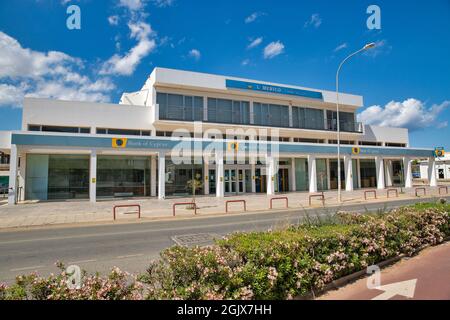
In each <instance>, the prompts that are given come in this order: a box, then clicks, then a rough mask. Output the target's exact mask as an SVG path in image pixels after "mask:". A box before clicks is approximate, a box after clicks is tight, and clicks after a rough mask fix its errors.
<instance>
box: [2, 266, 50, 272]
mask: <svg viewBox="0 0 450 320" xmlns="http://www.w3.org/2000/svg"><path fill="white" fill-rule="evenodd" d="M44 267H45V266H34V267H24V268H15V269H11V270H9V271H12V272H16V271H25V270H33V269H40V268H44Z"/></svg>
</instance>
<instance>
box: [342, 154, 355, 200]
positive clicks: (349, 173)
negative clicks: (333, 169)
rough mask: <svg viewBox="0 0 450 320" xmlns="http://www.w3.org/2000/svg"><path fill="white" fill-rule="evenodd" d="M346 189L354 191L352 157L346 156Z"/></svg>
mask: <svg viewBox="0 0 450 320" xmlns="http://www.w3.org/2000/svg"><path fill="white" fill-rule="evenodd" d="M344 171H345V191H353V166H352V157H351V156H344Z"/></svg>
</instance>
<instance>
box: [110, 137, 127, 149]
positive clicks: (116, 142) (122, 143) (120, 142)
mask: <svg viewBox="0 0 450 320" xmlns="http://www.w3.org/2000/svg"><path fill="white" fill-rule="evenodd" d="M127 142H128V139H127V138H113V139H112V147H113V148H126V147H127Z"/></svg>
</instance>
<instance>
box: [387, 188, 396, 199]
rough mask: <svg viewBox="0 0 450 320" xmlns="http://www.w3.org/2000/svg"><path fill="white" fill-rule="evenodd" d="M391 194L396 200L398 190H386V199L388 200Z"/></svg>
mask: <svg viewBox="0 0 450 320" xmlns="http://www.w3.org/2000/svg"><path fill="white" fill-rule="evenodd" d="M391 193H394V194H395V196H396V197H397V198H398V190H397V189H387V197H388V198H389V195H390V194H391Z"/></svg>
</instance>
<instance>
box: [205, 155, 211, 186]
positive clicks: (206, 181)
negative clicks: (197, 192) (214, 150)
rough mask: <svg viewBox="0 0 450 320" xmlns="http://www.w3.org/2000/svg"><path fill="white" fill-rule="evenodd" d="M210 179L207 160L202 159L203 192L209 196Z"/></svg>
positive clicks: (206, 158)
mask: <svg viewBox="0 0 450 320" xmlns="http://www.w3.org/2000/svg"><path fill="white" fill-rule="evenodd" d="M210 178H211V177H210V176H209V158H208V157H204V159H203V190H204V191H205V194H206V195H208V194H209V179H210Z"/></svg>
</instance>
